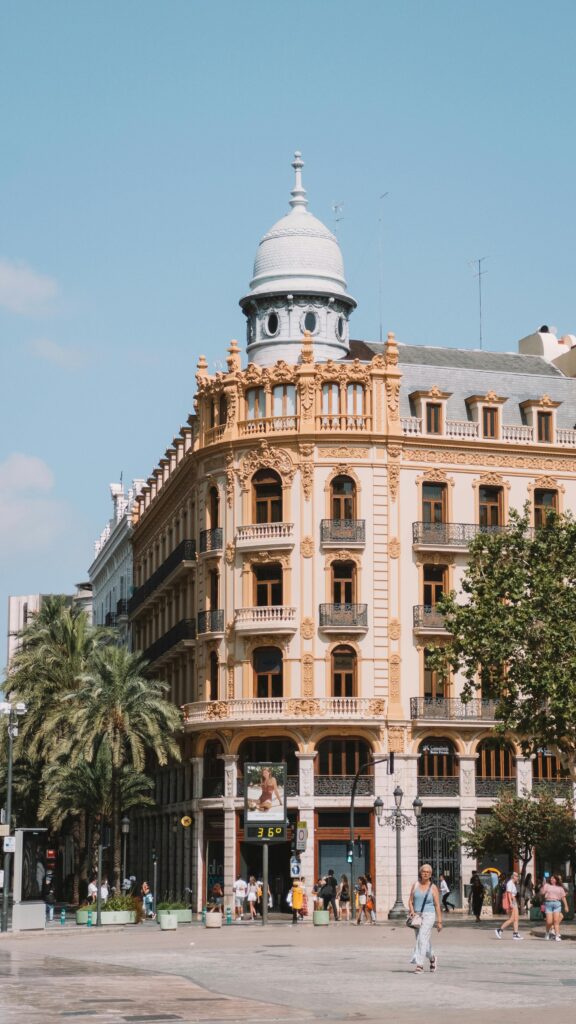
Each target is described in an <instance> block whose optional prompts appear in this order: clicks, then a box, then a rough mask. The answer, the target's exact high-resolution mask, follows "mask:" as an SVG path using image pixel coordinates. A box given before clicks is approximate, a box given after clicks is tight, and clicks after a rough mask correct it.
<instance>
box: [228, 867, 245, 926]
mask: <svg viewBox="0 0 576 1024" xmlns="http://www.w3.org/2000/svg"><path fill="white" fill-rule="evenodd" d="M247 891H248V884H247V882H245V881H244V879H243V878H242V875H238V876H237V878H236V881H235V882H234V885H233V886H232V892H233V893H234V920H235V921H241V920H242V914H243V912H244V900H245V899H246V893H247Z"/></svg>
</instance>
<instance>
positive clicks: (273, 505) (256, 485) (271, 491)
mask: <svg viewBox="0 0 576 1024" xmlns="http://www.w3.org/2000/svg"><path fill="white" fill-rule="evenodd" d="M252 493H253V496H254V522H255V523H281V522H282V481H281V479H280V477H279V475H278V473H276V472H274V470H273V469H260V470H258V472H257V473H255V474H254V476H253V477H252Z"/></svg>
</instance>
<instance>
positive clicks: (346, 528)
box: [320, 519, 366, 544]
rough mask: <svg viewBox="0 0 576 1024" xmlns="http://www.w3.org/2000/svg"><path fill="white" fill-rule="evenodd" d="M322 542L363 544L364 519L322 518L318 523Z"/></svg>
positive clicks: (364, 535)
mask: <svg viewBox="0 0 576 1024" xmlns="http://www.w3.org/2000/svg"><path fill="white" fill-rule="evenodd" d="M320 540H321V543H322V544H365V543H366V521H365V520H364V519H323V520H322V521H321V523H320Z"/></svg>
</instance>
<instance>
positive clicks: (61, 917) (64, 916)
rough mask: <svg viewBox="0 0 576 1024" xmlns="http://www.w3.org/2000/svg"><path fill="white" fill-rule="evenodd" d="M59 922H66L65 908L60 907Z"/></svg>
mask: <svg viewBox="0 0 576 1024" xmlns="http://www.w3.org/2000/svg"><path fill="white" fill-rule="evenodd" d="M60 924H66V908H65V907H62V910H61V911H60Z"/></svg>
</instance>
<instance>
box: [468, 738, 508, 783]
mask: <svg viewBox="0 0 576 1024" xmlns="http://www.w3.org/2000/svg"><path fill="white" fill-rule="evenodd" d="M477 753H478V758H477V760H476V777H477V780H478V779H497V780H499V781H501V782H506V781H509V780H511V779H515V778H516V761H515V756H514V751H513V749H512V747H511V746H510V744H509V743H502V742H501V741H500V740H497V739H492V738H489V739H485V740H482V742H481V743H479V744H478V751H477Z"/></svg>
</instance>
